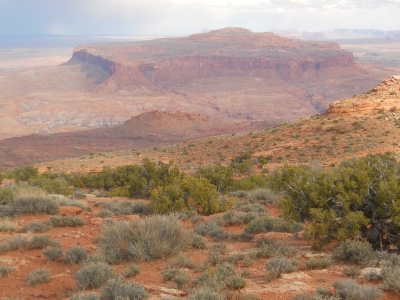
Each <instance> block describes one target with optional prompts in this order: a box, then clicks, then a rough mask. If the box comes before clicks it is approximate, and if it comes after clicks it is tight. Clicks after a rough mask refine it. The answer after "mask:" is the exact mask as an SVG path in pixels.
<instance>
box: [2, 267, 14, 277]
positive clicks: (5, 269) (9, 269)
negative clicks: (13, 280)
mask: <svg viewBox="0 0 400 300" xmlns="http://www.w3.org/2000/svg"><path fill="white" fill-rule="evenodd" d="M12 271H14V268H12V267H9V266H0V278H1V277H4V276H7V275H8V274H10V273H11V272H12Z"/></svg>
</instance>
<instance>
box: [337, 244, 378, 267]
mask: <svg viewBox="0 0 400 300" xmlns="http://www.w3.org/2000/svg"><path fill="white" fill-rule="evenodd" d="M332 257H333V259H335V260H339V261H350V262H354V263H358V264H361V265H368V264H369V263H370V262H371V261H372V260H374V259H375V253H374V251H373V249H372V246H371V244H369V243H366V242H361V241H356V240H347V241H345V242H343V243H342V244H340V245H339V246H337V247H336V248H335V249H334V251H333V253H332Z"/></svg>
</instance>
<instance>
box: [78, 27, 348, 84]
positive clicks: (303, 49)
mask: <svg viewBox="0 0 400 300" xmlns="http://www.w3.org/2000/svg"><path fill="white" fill-rule="evenodd" d="M73 59H78V60H80V61H83V62H90V63H93V64H97V65H100V66H102V67H103V69H105V70H108V71H109V72H110V75H113V74H116V73H117V74H118V75H119V76H120V77H121V76H122V77H121V78H125V81H126V82H129V84H133V85H135V84H141V85H143V84H145V83H148V84H152V85H153V84H156V85H159V84H161V85H162V84H174V83H180V82H188V81H190V80H192V79H197V78H209V77H221V76H239V77H240V76H253V77H260V78H269V77H270V76H271V75H272V74H276V76H277V77H278V78H281V79H285V80H289V79H297V78H303V77H304V76H307V78H309V77H312V76H314V75H316V74H317V73H319V72H323V71H324V70H325V69H328V68H332V67H340V68H349V67H353V66H354V58H353V54H352V53H351V52H349V51H346V50H342V49H340V47H339V45H338V44H337V43H333V42H307V41H301V40H295V39H288V38H284V37H280V36H277V35H275V34H273V33H269V32H265V33H253V32H251V31H249V30H247V29H243V28H224V29H221V30H213V31H211V32H209V33H202V34H194V35H191V36H189V37H182V38H163V39H155V40H151V41H140V42H124V43H106V44H104V43H103V44H102V43H100V44H90V45H84V46H80V47H77V48H76V49H75V50H74V53H73ZM274 76H275V75H274Z"/></svg>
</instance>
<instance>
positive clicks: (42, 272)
mask: <svg viewBox="0 0 400 300" xmlns="http://www.w3.org/2000/svg"><path fill="white" fill-rule="evenodd" d="M52 279H53V277H52V276H51V273H50V271H49V270H48V269H36V270H34V271H33V272H32V273H29V274H28V275H27V276H26V280H27V282H28V284H29V285H37V284H40V283H45V282H49V281H50V280H52Z"/></svg>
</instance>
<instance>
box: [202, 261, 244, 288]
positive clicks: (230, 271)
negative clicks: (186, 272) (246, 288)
mask: <svg viewBox="0 0 400 300" xmlns="http://www.w3.org/2000/svg"><path fill="white" fill-rule="evenodd" d="M237 277H240V275H239V274H238V272H237V271H236V270H235V268H234V266H233V265H232V264H230V263H227V262H224V263H220V264H218V265H216V267H212V266H211V267H209V268H208V269H206V270H205V272H203V273H202V274H200V275H199V276H197V277H196V279H195V280H194V283H195V284H197V285H199V286H201V287H203V288H210V289H213V290H215V291H219V290H222V289H223V288H224V287H225V286H226V285H227V283H228V282H230V283H231V287H232V288H234V287H235V286H240V285H241V284H243V281H242V283H240V282H239V280H237Z"/></svg>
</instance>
